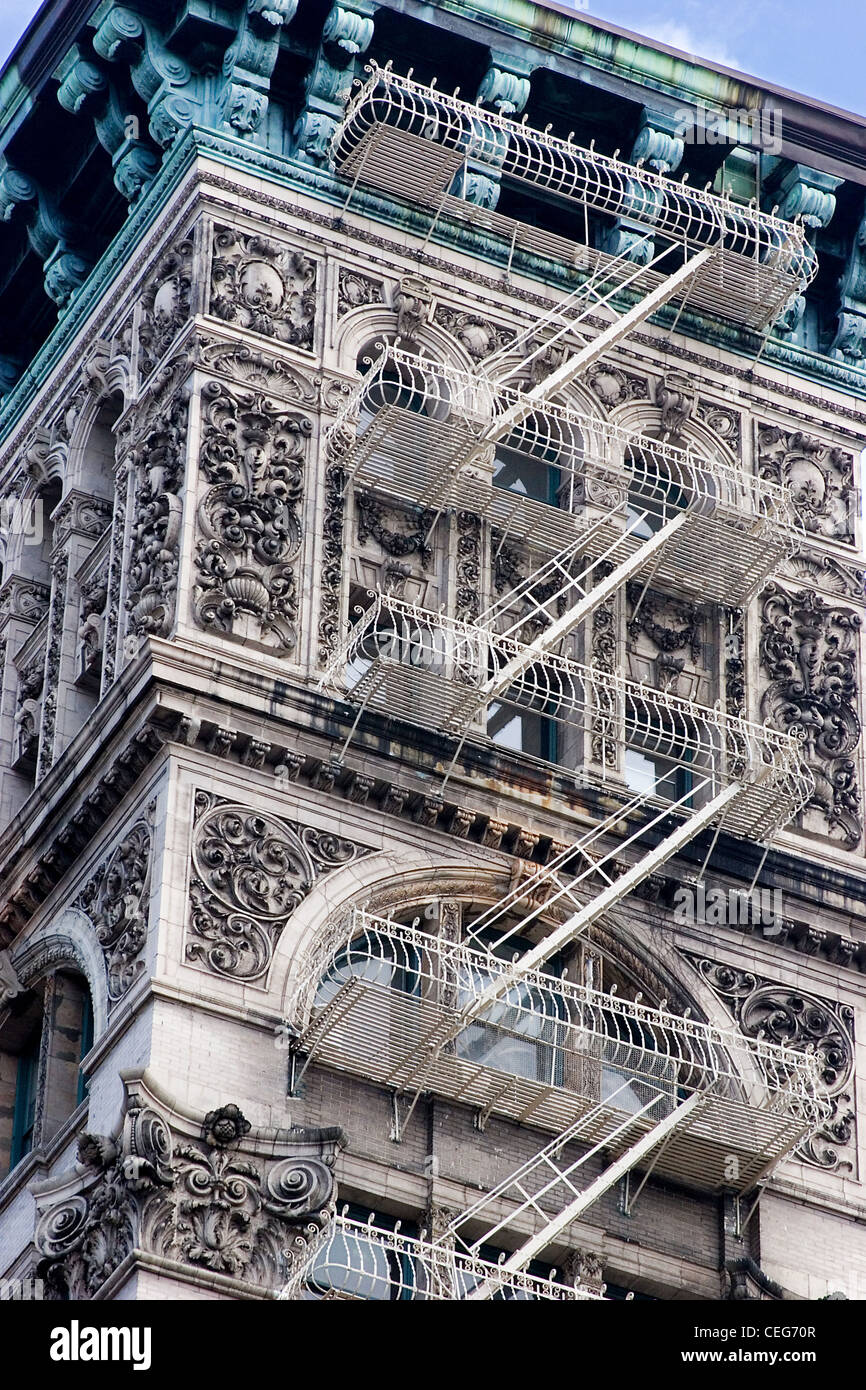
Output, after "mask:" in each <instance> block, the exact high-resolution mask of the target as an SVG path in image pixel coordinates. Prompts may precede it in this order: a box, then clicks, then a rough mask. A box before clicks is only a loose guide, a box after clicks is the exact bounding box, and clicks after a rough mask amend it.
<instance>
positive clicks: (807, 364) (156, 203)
mask: <svg viewBox="0 0 866 1390" xmlns="http://www.w3.org/2000/svg"><path fill="white" fill-rule="evenodd" d="M199 155H202V156H206V157H207V158H209V159H211V160H214V161H216V162H221V163H223V164H225V165H226V167H227V168H236V169H238V170H239V171H243V172H244V173H246V174H247V175H249V173H250V172H251V171H252V170H253V169H258V170H259V171H260V173H261V175H262V176H263V177H265V178H267V180H268V181H269V182H270V183H272V184H273V185H275V186H276V187H278V188H280V187H281V188H283V189H284V190H285V191H286V192H287V193H291V192H293V191H294V192H295V193H297V192H304V193H306V194H307V195H308V196H312V197H314V198H316V199H318V200H320V201H321V202H322V203H323V204H325V205H326V206H329V207H330V208H332V209H333V210H334V218H333V225H334V226H335V227H337V226H339V224H340V220H341V216H342V210H343V208H344V205H345V200H346V186H345V183H344V182H343V181H342V180H340V179H337V178H335V177H334V175H333V174H330V173H329V172H327V171H326V170H322V169H317V168H315V167H314V166H312V165H310V164H307V163H303V162H301V161H300V160H297V159H288V158H283V157H281V156H279V155H275V154H273V153H272V152H270V151H268V150H267V149H265V148H262V147H260V146H254V145H251V144H250V143H249V142H247V141H244V140H241V139H239V138H237V137H233V136H231V135H229V134H223V133H221V132H217V131H214V130H210V129H202V128H200V127H195V126H194V127H191V128H190V129H188V130H187V131H186V132H185V133H184V134H183V136H182V137H180V138H179V139H178V140H177V141H176V143H175V144H174V146H173V147H172V149H171V151H170V152H169V153H168V155H167V157H166V159H165V161H164V163H163V165H162V167H161V169H160V170H159V172H158V173H157V175H156V177H155V178H154V179H153V181H152V183H151V184H150V186H149V188H148V189H147V191H146V193H145V194H144V195H143V197H142V198H141V200H140V202H139V203H138V204H137V205H136V207H135V208H134V209H133V211H132V213H131V214H130V216H129V218H128V219H127V221H126V222H125V223H124V225H123V227H122V229H121V230H120V232H119V233H118V234H117V236H116V237H115V239H114V241H113V242H112V243H111V245H110V246H109V247H108V248H107V250H106V251H105V253H104V255H103V256H102V258H101V260H100V261H99V262H98V264H97V265H96V267H95V269H94V270H93V272H92V274H91V275H90V276H89V278H88V279H87V281H86V283H85V284H84V285H83V286H82V288H81V290H80V291H79V292H78V294H77V295H76V296H75V298H74V299H73V300H72V302H71V304H70V307H69V309H68V310H67V312H66V313H65V315H64V316H63V318H62V319H61V320H60V322H59V323H58V324H57V325H56V327H55V328H54V330H53V331H52V333H51V334H50V335H49V337H48V339H47V340H46V342H45V343H44V344H43V346H42V347H41V348H40V350H39V351H38V352H37V354H36V356H35V357H34V359H33V361H32V362H31V363H30V365H29V367H27V369H26V370H25V372H24V375H23V376H22V377H21V379H20V380H19V381H18V383H17V385H16V386H15V387H14V389H13V390H12V391H11V392H10V394H9V395H8V396H7V397H6V399H5V401H4V403H3V406H2V409H0V439H2V438H3V437H5V436H6V435H7V434H8V433H9V431H10V430H11V429H12V428H13V426H14V424H15V422H16V420H17V419H18V418H19V416H20V415H21V414H22V413H23V411H24V410H25V409H26V408H27V405H28V403H29V401H30V400H31V399H32V397H33V395H34V394H35V392H36V391H38V390H39V389H41V387H42V386H43V385H44V384H45V382H46V381H47V379H48V378H49V376H50V375H51V373H52V372H53V371H55V370H56V369H57V367H58V366H59V364H60V362H61V361H62V359H63V356H64V354H65V353H66V352H67V351H68V350H69V348H70V346H71V344H72V342H73V341H74V337H75V334H76V333H77V332H78V331H79V330H80V329H81V327H82V325H83V324H84V322H85V321H86V319H87V317H88V315H89V314H91V313H92V312H93V310H94V308H96V306H97V305H98V304H99V302H100V300H101V299H102V298H103V297H104V296H105V295H106V294H107V293H108V291H109V289H110V287H111V285H112V283H113V281H114V280H115V278H116V276H117V275H118V273H119V272H121V271H122V270H123V268H124V267H127V266H129V265H130V264H131V263H132V262H133V260H134V259H135V252H136V250H137V248H139V247H140V245H141V243H142V242H143V241H144V239H145V236H146V235H147V233H148V232H149V231H150V230H151V229H152V228H153V226H154V224H155V223H156V222H157V220H158V218H159V216H160V215H161V213H162V212H163V210H164V208H165V206H166V205H167V203H168V201H169V200H170V198H171V197H172V195H173V193H174V192H175V190H176V189H177V187H178V186H179V185H180V183H181V182H182V180H183V178H184V177H185V175H186V174H187V172H188V171H189V169H190V167H191V165H192V164H193V163H194V161H195V159H196V157H197V156H199ZM287 201H288V200H287ZM352 207H353V211H354V212H356V213H358V214H359V215H361V216H365V217H367V218H370V219H371V220H373V221H375V222H378V223H379V224H380V225H382V226H383V227H393V228H395V229H396V228H400V229H402V230H403V232H408V233H409V234H410V235H417V236H418V237H419V238H420V239H423V237H424V235H425V233H426V231H427V226H428V220H429V219H427V218H426V216H425V215H424V214H422V213H420V212H418V211H417V210H410V209H408V208H407V207H406V206H405V205H401V204H400V203H398V202H396V201H395V200H393V199H390V198H388V197H385V196H383V195H381V194H375V193H369V192H365V191H364V190H362V189H360V188H359V189H356V190H355V194H354V196H353V203H352ZM360 238H361V239H362V240H363V239H364V234H363V233H361V234H360ZM435 243H437V244H439V245H442V246H447V247H451V248H453V249H455V250H458V251H461V252H463V253H466V254H470V255H472V256H473V257H474V258H475V259H476V261H478V262H482V263H486V264H488V265H490V266H491V267H496V268H497V269H498V270H500V271H501V268H502V263H503V254H502V248H501V247H499V246H498V245H495V244H494V243H493V242H492V241H491V240H490V238H489V237H488V236H487V234H486V233H484V232H482V231H480V230H478V229H477V228H472V227H466V226H465V224H462V223H460V224H458V223H452V224H449V223H447V222H445V221H442V222H441V223H440V224H439V227H438V228H437V233H436V237H435ZM506 250H507V248H506ZM428 251H429V254H430V258H431V259H434V244H433V243H431V245H430V247H429V248H428ZM423 264H424V262H423V261H419V265H423ZM515 269H516V270H518V271H519V272H520V273H522V274H524V275H527V276H529V277H531V278H533V279H535V280H537V281H538V282H539V283H541V284H545V285H557V286H559V287H565V288H572V282H571V281H570V280H568V279H567V275H566V273H565V272H564V271H563V269H562V267H559V268H558V269H557V268H554V267H553V266H552V265H550V264H549V263H548V264H546V265H543V264H542V263H541V262H539V261H538V260H537V259H535V258H527V259H526V260H525V263H523V262H521V263H520V264H518V262H517V258H515ZM674 316H675V310H673V309H671V308H669V307H666V308H665V309H663V310H661V311H660V313H659V314H658V315H657V320H656V321H657V322H658V323H659V324H660V325H665V326H667V325H670V324H671V323H672V322H673V319H674ZM678 327H679V330H680V332H681V333H684V334H687V335H688V336H689V337H690V338H691V339H692V340H694V341H695V342H697V343H703V344H705V345H707V346H709V347H711V348H715V349H717V350H718V349H719V348H720V347H722V348H725V349H727V350H728V351H730V352H732V353H735V354H737V355H739V356H741V357H743V358H747V359H748V358H753V359H754V357H755V356H756V355H757V351H758V348H759V345H760V339H759V338H758V337H757V336H756V335H755V334H754V333H751V332H750V331H748V330H742V329H739V328H737V326H736V325H733V324H727V323H725V324H720V323H710V322H708V321H705V320H703V319H702V318H700V317H698V316H696V315H692V314H690V313H689V312H688V311H687V310H686V311H684V312H683V313H682V314H681V315H680V318H679V323H678ZM763 361H764V362H765V363H767V364H768V365H772V366H775V367H776V368H778V369H781V370H783V371H788V372H792V373H795V374H797V375H799V376H801V377H803V378H804V380H812V381H815V382H820V383H823V384H825V385H829V386H832V387H834V388H835V389H836V390H839V391H842V392H844V393H846V394H850V395H852V396H855V397H857V398H859V399H861V400H862V399H863V397H864V396H866V370H859V369H857V368H854V367H851V366H848V365H846V364H844V363H842V362H839V361H834V360H832V359H829V358H827V357H824V356H822V355H820V354H818V353H814V352H811V351H809V350H808V349H804V348H800V347H797V346H795V345H792V344H787V343H784V342H782V341H781V340H780V339H778V338H771V339H770V340H769V341H768V343H767V344H766V346H765V349H764V353H763Z"/></svg>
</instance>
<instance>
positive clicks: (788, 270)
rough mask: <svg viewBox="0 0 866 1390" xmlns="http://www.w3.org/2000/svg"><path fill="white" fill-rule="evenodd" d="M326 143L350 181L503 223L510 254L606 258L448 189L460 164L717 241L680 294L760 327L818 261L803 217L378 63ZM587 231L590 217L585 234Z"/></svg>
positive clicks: (652, 230) (680, 240)
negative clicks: (763, 209)
mask: <svg viewBox="0 0 866 1390" xmlns="http://www.w3.org/2000/svg"><path fill="white" fill-rule="evenodd" d="M333 149H334V162H335V168H336V169H337V172H338V173H340V174H341V175H342V176H343V177H344V178H345V179H347V180H349V181H351V182H352V183H353V186H354V183H356V182H363V183H364V184H366V185H369V186H370V187H373V188H376V189H378V190H379V191H381V192H384V193H388V194H390V195H392V196H394V197H397V198H400V199H402V200H406V201H409V202H412V203H415V204H416V205H418V204H420V205H421V206H423V207H427V208H430V209H431V210H433V211H434V215H435V217H436V218H437V219H438V217H440V216H441V215H443V214H445V215H448V216H452V217H455V218H457V219H460V220H463V221H465V222H467V223H469V224H470V225H471V226H472V227H474V228H481V229H483V230H484V231H487V232H492V233H494V234H498V235H499V236H501V238H502V239H503V241H504V242H505V244H506V245H510V254H509V264H510V260H511V256H512V255H513V253H514V250H515V248H516V247H520V248H521V249H525V250H528V251H531V252H534V253H536V254H538V255H541V256H549V257H551V258H552V259H555V260H557V261H560V262H563V261H564V263H565V264H566V265H572V266H575V267H582V266H583V265H584V264H585V265H586V267H587V269H593V268H598V267H599V266H600V265H602V264H603V257H604V256H605V254H606V253H604V252H600V251H594V250H592V249H591V248H590V247H589V246H588V245H586V244H584V245H582V246H578V245H577V244H575V243H571V242H569V240H568V239H567V238H563V237H561V236H559V235H557V234H555V233H548V232H546V231H544V230H542V229H539V228H535V227H530V226H528V225H527V224H525V223H522V222H519V221H516V220H514V219H512V218H509V217H505V216H503V215H502V214H499V213H496V212H494V211H490V210H488V209H484V208H480V207H479V206H477V205H476V204H473V203H470V202H467V201H465V200H464V199H463V198H461V197H458V196H455V194H454V191H453V190H454V187H455V185H456V184H458V183H459V177H458V176H459V174H460V171H461V169H462V170H463V171H464V176H465V172H466V171H467V170H468V167H469V164H470V163H473V164H477V165H480V166H481V167H484V166H485V164H486V165H488V166H489V167H490V168H491V169H492V170H496V171H497V172H498V173H500V175H501V176H502V177H504V178H506V179H510V180H513V181H514V182H516V183H518V184H522V185H523V186H524V187H529V188H534V189H538V190H539V191H544V192H545V193H547V194H553V196H554V197H555V198H559V199H561V200H563V201H564V202H566V203H568V204H571V205H572V206H576V207H582V208H585V209H587V210H592V211H593V212H594V213H595V214H598V213H601V214H604V215H607V216H609V217H620V218H623V219H624V220H625V222H626V225H628V226H633V227H635V228H637V229H638V230H643V231H644V232H645V234H646V235H648V236H653V235H655V236H656V237H660V238H661V239H662V240H668V241H670V242H672V243H674V244H680V245H682V246H683V247H691V248H694V247H705V246H709V247H712V248H713V251H714V254H713V256H712V259H711V261H710V262H709V263H708V264H707V265H706V266H705V267H704V268H703V269H702V270H701V271H700V273H699V274H698V276H697V277H696V279H695V281H694V282H693V284H692V285H691V286H690V287H689V289H688V290H687V291H686V293H685V294H684V296H683V301H684V300H685V299H686V298H687V299H688V302H689V304H690V305H692V306H693V307H694V308H695V309H697V310H699V311H700V310H703V311H705V312H709V313H712V314H721V315H723V316H724V317H726V318H729V319H731V320H733V321H735V322H737V323H741V324H743V325H745V326H747V327H750V328H753V329H755V330H760V329H762V328H764V327H766V326H767V324H769V323H772V322H773V321H774V320H775V318H776V317H777V316H778V314H779V313H780V312H781V310H782V309H783V308H784V306H785V304H786V303H787V301H788V299H789V298H790V297H791V296H792V295H794V294H797V293H800V292H801V291H802V289H803V288H804V285H805V284H807V283H808V282H809V280H810V279H811V278H812V277H813V276H814V273H815V265H814V260H813V259H812V260H810V257H809V253H808V248H807V245H806V243H805V237H804V233H803V229H802V228H801V227H799V226H796V225H792V224H790V223H785V222H784V221H782V220H780V219H778V218H775V217H771V216H769V215H767V214H764V213H760V212H757V211H755V210H754V209H752V208H747V207H744V206H741V205H739V204H736V203H734V202H732V201H731V200H730V199H729V198H727V197H726V196H724V195H722V196H720V195H717V194H713V193H711V192H709V191H708V190H704V191H701V190H699V189H696V188H687V187H686V186H685V184H682V183H680V182H678V181H676V180H674V179H669V178H665V177H664V176H661V175H657V174H653V173H652V172H651V171H649V170H647V169H644V168H639V167H637V166H634V165H630V164H627V163H624V162H622V161H620V160H619V159H616V158H610V157H607V156H605V155H602V154H600V153H599V152H597V151H595V150H594V149H583V148H581V147H580V146H577V145H574V144H572V142H571V141H570V140H567V141H566V140H561V139H558V138H557V137H555V136H551V135H550V134H548V133H547V132H541V131H537V130H533V129H532V128H531V127H528V126H526V125H524V124H521V123H518V122H515V121H512V120H509V119H508V118H507V117H504V116H501V115H498V114H497V113H495V112H491V111H487V110H484V109H483V108H481V107H478V106H474V105H472V104H471V103H468V102H465V101H460V100H458V99H457V98H456V96H455V97H450V96H448V95H447V94H445V93H443V92H440V91H438V90H436V89H435V88H434V87H424V86H422V85H421V84H419V83H416V82H413V81H412V80H411V79H408V78H403V77H400V76H398V75H397V74H395V73H392V72H390V71H384V70H378V69H376V68H375V67H374V68H373V76H372V78H371V80H370V81H369V82H368V83H367V84H366V86H365V87H364V88H362V89H361V91H360V92H359V94H358V96H356V98H355V99H354V100H353V102H352V103H351V104H350V106H349V108H348V110H347V112H346V116H345V119H344V121H343V123H342V125H341V127H340V128H339V129H338V131H337V133H336V136H335V140H334V146H333ZM588 231H589V228H588V224H587V225H585V227H584V241H585V242H588V240H589V237H588ZM610 259H611V261H612V260H613V259H614V258H613V257H610Z"/></svg>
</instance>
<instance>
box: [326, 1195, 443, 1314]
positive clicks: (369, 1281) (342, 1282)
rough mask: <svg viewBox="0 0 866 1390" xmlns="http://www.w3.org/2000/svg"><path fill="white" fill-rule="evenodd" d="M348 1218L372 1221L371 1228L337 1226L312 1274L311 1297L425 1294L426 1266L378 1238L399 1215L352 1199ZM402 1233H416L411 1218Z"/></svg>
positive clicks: (371, 1298)
mask: <svg viewBox="0 0 866 1390" xmlns="http://www.w3.org/2000/svg"><path fill="white" fill-rule="evenodd" d="M344 1215H345V1217H346V1218H347V1219H348V1221H349V1222H359V1223H362V1224H363V1225H364V1226H365V1227H366V1226H367V1224H368V1223H369V1224H370V1225H371V1227H372V1230H371V1233H370V1234H369V1235H367V1234H366V1233H365V1231H361V1230H358V1228H357V1226H349V1227H346V1226H343V1225H339V1226H336V1225H335V1227H334V1229H333V1230H332V1231H331V1234H330V1235H329V1236H328V1238H327V1239H326V1241H325V1243H324V1245H323V1247H322V1249H321V1250H320V1252H319V1254H318V1255H317V1257H316V1259H315V1260H314V1262H313V1265H312V1269H311V1271H310V1274H309V1275H308V1278H307V1285H308V1288H309V1291H310V1296H311V1297H312V1298H322V1297H324V1296H325V1295H326V1294H329V1295H330V1296H331V1297H334V1296H337V1297H342V1298H346V1299H362V1300H364V1301H365V1302H372V1303H386V1302H398V1301H405V1300H408V1299H415V1298H423V1296H424V1294H423V1289H424V1284H425V1278H424V1272H423V1271H422V1270H420V1269H416V1262H415V1261H414V1260H413V1259H412V1257H411V1256H410V1255H408V1254H406V1253H403V1252H402V1251H400V1250H394V1249H389V1248H388V1247H387V1245H386V1244H385V1243H383V1242H380V1241H377V1239H376V1237H375V1234H374V1232H375V1231H377V1230H378V1231H393V1230H394V1229H395V1227H396V1226H397V1224H398V1223H397V1219H396V1218H395V1217H392V1216H387V1215H385V1214H384V1213H382V1212H370V1210H369V1208H366V1207H360V1206H355V1205H353V1204H350V1205H349V1206H348V1207H347V1208H346V1210H345V1213H344ZM400 1234H401V1235H404V1236H416V1235H417V1234H418V1232H417V1228H416V1227H415V1226H414V1225H413V1224H412V1223H411V1222H405V1221H403V1222H400Z"/></svg>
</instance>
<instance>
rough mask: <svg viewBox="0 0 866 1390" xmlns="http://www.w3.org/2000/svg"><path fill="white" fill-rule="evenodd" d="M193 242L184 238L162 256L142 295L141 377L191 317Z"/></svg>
mask: <svg viewBox="0 0 866 1390" xmlns="http://www.w3.org/2000/svg"><path fill="white" fill-rule="evenodd" d="M192 262H193V242H192V239H191V238H189V237H187V238H184V240H182V241H179V242H178V244H177V245H176V246H174V247H172V249H171V250H170V251H168V252H166V254H165V255H164V256H163V257H162V259H161V260H160V262H159V264H158V265H157V267H156V270H155V271H154V274H153V278H152V279H151V281H150V282H149V284H148V286H147V288H146V289H145V291H144V294H143V295H142V300H141V308H142V320H141V326H140V328H139V332H138V341H139V349H138V364H139V373H140V376H141V380H142V381H143V380H144V379H145V378H146V377H148V376H149V375H150V373H151V372H152V371H153V369H154V367H155V366H156V364H157V362H159V361H160V360H161V359H162V358H163V357H164V356H165V353H166V351H167V350H168V347H169V345H170V344H171V343H172V342H173V341H174V339H175V338H176V337H177V335H178V333H179V332H180V330H181V328H182V327H183V326H184V324H185V323H186V322H187V321H188V319H189V317H190V293H191V287H192Z"/></svg>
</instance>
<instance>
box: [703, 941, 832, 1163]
mask: <svg viewBox="0 0 866 1390" xmlns="http://www.w3.org/2000/svg"><path fill="white" fill-rule="evenodd" d="M693 964H694V965H695V967H696V969H697V970H698V972H699V974H700V975H701V976H702V977H703V979H704V980H705V981H706V983H707V984H708V985H709V987H710V989H711V990H712V991H713V993H714V994H716V995H717V996H718V997H719V998H720V999H722V1000H723V1002H724V1004H725V1006H726V1008H727V1009H728V1010H729V1011H730V1013H731V1014H732V1015H733V1017H734V1018H735V1020H736V1021H737V1023H738V1024H739V1026H740V1028H741V1029H742V1031H743V1033H744V1034H745V1035H746V1037H749V1038H766V1039H768V1041H770V1042H773V1043H780V1044H783V1045H784V1046H785V1047H790V1048H793V1049H794V1051H797V1052H805V1051H809V1052H813V1053H815V1054H816V1056H817V1058H818V1063H819V1074H820V1078H821V1086H822V1090H823V1092H824V1095H825V1096H826V1098H827V1099H828V1101H829V1102H830V1105H831V1113H830V1116H829V1118H828V1119H827V1120H826V1121H825V1123H824V1124H822V1125H821V1127H820V1128H819V1129H818V1130H817V1132H816V1133H815V1134H814V1135H813V1136H812V1137H811V1138H810V1139H808V1140H807V1141H806V1142H805V1143H804V1144H803V1145H801V1147H800V1148H799V1149H798V1150H797V1157H799V1158H802V1159H803V1160H804V1161H805V1162H806V1163H809V1164H812V1165H813V1166H815V1167H819V1168H826V1169H828V1170H830V1171H833V1172H843V1171H847V1172H850V1171H851V1170H852V1168H853V1161H852V1159H853V1155H854V1154H855V1153H856V1137H855V1133H854V1120H855V1115H854V1111H853V1109H852V1099H851V1098H852V1079H853V1073H854V1036H853V1022H854V1010H853V1009H851V1008H849V1007H848V1005H846V1004H832V1003H830V1002H829V1001H828V1000H826V999H820V998H819V997H818V996H817V995H814V994H807V993H804V992H802V991H800V990H791V989H788V988H787V987H786V986H784V985H780V984H774V983H772V982H771V981H769V980H763V979H760V978H759V977H758V976H756V975H754V974H752V973H751V971H745V970H738V969H737V968H736V967H735V966H729V965H721V964H719V963H717V962H715V961H711V960H706V959H698V958H693ZM846 1151H847V1152H848V1153H849V1154H850V1157H846Z"/></svg>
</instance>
